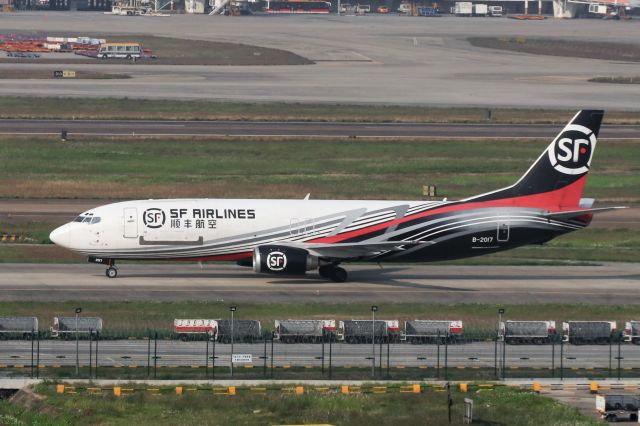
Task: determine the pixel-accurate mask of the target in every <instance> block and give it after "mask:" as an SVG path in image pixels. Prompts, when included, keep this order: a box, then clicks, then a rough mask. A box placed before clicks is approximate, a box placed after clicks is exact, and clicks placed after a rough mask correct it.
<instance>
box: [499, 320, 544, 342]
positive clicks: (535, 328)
mask: <svg viewBox="0 0 640 426" xmlns="http://www.w3.org/2000/svg"><path fill="white" fill-rule="evenodd" d="M555 334H556V322H555V321H503V322H501V323H500V338H501V339H503V340H504V342H505V343H520V344H527V343H529V344H538V345H539V344H544V343H550V342H551V340H552V339H553V337H554V336H555Z"/></svg>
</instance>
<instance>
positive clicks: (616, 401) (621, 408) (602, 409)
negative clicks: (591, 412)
mask: <svg viewBox="0 0 640 426" xmlns="http://www.w3.org/2000/svg"><path fill="white" fill-rule="evenodd" d="M638 408H640V398H639V397H637V396H635V395H596V411H597V412H598V414H600V417H601V418H602V419H603V420H606V421H608V422H617V421H631V422H636V423H637V422H638Z"/></svg>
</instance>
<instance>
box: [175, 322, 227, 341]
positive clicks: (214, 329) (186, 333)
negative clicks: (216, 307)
mask: <svg viewBox="0 0 640 426" xmlns="http://www.w3.org/2000/svg"><path fill="white" fill-rule="evenodd" d="M173 332H174V333H175V334H177V335H178V338H179V339H180V340H182V341H183V342H186V341H187V340H189V337H190V336H193V337H197V336H198V335H202V334H208V335H209V336H210V338H212V339H216V338H217V336H218V321H216V320H212V319H174V320H173Z"/></svg>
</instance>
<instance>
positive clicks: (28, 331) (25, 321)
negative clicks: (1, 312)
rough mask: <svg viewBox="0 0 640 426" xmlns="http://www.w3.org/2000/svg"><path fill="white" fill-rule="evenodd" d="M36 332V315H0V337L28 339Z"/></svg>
mask: <svg viewBox="0 0 640 426" xmlns="http://www.w3.org/2000/svg"><path fill="white" fill-rule="evenodd" d="M37 332H38V318H36V317H0V339H13V338H16V337H18V338H22V339H30V338H31V337H32V335H33V334H34V333H37Z"/></svg>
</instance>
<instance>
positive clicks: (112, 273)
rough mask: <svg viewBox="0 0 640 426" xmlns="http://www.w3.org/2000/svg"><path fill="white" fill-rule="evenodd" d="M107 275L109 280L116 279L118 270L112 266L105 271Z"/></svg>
mask: <svg viewBox="0 0 640 426" xmlns="http://www.w3.org/2000/svg"><path fill="white" fill-rule="evenodd" d="M105 275H106V276H107V277H109V278H115V277H117V276H118V270H117V269H116V268H114V267H113V266H110V267H108V268H107V270H106V271H105Z"/></svg>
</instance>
